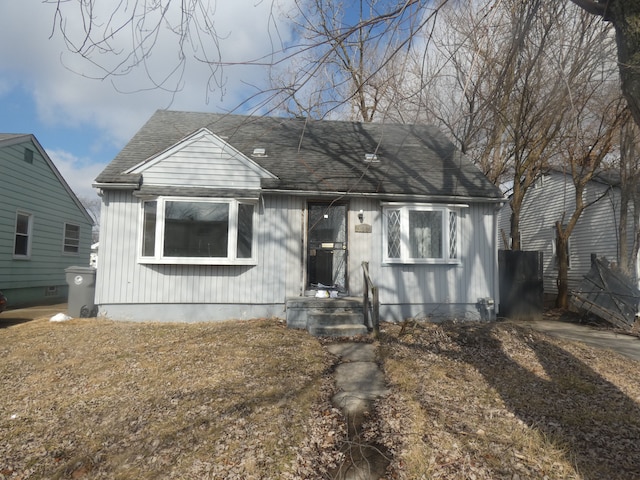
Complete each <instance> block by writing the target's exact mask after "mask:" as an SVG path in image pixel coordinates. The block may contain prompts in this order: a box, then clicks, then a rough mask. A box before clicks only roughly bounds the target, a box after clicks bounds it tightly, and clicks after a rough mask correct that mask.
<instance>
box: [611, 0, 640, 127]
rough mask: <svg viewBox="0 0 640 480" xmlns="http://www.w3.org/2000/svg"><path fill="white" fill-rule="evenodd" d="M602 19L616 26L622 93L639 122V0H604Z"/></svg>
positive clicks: (637, 122) (638, 123)
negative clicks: (603, 17)
mask: <svg viewBox="0 0 640 480" xmlns="http://www.w3.org/2000/svg"><path fill="white" fill-rule="evenodd" d="M607 3H608V6H607V10H606V13H605V19H606V20H611V22H612V23H613V26H614V27H615V29H616V44H617V46H618V64H619V66H620V80H621V81H622V92H623V94H624V96H625V98H626V100H627V102H628V104H629V108H630V110H631V114H632V115H633V119H634V120H635V122H636V124H637V125H640V0H614V1H611V2H607Z"/></svg>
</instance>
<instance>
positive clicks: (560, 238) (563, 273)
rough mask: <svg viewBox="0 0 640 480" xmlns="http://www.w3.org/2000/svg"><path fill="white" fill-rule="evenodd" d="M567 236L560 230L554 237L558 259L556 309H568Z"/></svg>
mask: <svg viewBox="0 0 640 480" xmlns="http://www.w3.org/2000/svg"><path fill="white" fill-rule="evenodd" d="M568 242H569V238H568V236H566V235H565V233H564V232H563V231H561V230H558V232H557V235H556V257H557V258H558V279H557V283H558V296H557V298H556V307H557V308H563V309H566V308H569V256H568V255H567V252H568V249H567V245H568Z"/></svg>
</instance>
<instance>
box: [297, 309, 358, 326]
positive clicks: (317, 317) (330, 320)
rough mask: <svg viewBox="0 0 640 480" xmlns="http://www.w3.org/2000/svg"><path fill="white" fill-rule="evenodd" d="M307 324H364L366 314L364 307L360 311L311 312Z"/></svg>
mask: <svg viewBox="0 0 640 480" xmlns="http://www.w3.org/2000/svg"><path fill="white" fill-rule="evenodd" d="M307 325H308V326H315V325H321V326H331V325H364V315H363V313H362V309H361V310H360V312H337V313H331V312H309V313H308V315H307Z"/></svg>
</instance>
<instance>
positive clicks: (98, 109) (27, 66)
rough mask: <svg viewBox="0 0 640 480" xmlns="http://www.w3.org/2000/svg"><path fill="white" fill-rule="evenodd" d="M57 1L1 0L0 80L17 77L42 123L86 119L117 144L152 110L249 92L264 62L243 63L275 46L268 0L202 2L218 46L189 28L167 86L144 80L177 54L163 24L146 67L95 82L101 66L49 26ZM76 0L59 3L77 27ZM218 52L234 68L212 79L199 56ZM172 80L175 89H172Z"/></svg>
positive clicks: (206, 104) (167, 67)
mask: <svg viewBox="0 0 640 480" xmlns="http://www.w3.org/2000/svg"><path fill="white" fill-rule="evenodd" d="M286 1H291V0H286ZM56 3H57V2H51V3H36V2H31V1H27V2H0V44H3V45H5V46H8V45H10V46H11V48H3V49H2V51H1V52H0V73H2V77H7V78H9V77H10V78H14V77H15V76H18V77H20V78H21V88H23V89H25V90H27V91H29V92H31V94H32V95H33V98H34V99H35V101H36V105H37V109H38V116H39V118H40V119H41V121H43V122H46V123H47V124H49V125H57V126H60V125H66V126H69V127H73V128H78V127H81V126H83V125H87V124H90V125H92V126H93V127H98V128H99V129H100V131H101V132H102V133H101V136H102V138H101V139H99V140H97V141H99V142H110V143H111V144H113V145H118V146H119V147H121V146H122V145H123V144H124V143H125V142H126V141H127V140H128V139H129V138H131V136H132V135H133V134H134V133H135V132H136V131H137V129H138V128H140V126H141V125H142V124H143V123H144V121H146V120H147V118H148V117H149V116H150V115H151V114H152V113H153V111H155V110H156V109H158V108H167V107H170V108H174V109H184V110H197V111H220V110H230V109H233V108H234V107H236V106H237V105H238V104H239V103H241V102H242V101H243V100H245V99H246V98H247V97H248V96H249V95H253V94H255V93H256V89H255V87H252V85H257V86H258V88H259V87H261V86H263V85H265V82H266V79H267V74H268V72H267V67H265V66H247V65H244V64H243V63H244V62H245V61H246V60H251V59H256V58H262V57H265V56H266V57H265V58H267V60H268V55H269V53H270V52H271V50H272V48H273V47H274V46H275V48H278V45H279V41H280V40H279V39H278V36H277V35H276V34H275V32H276V28H275V23H274V22H275V20H274V17H273V14H274V5H273V3H272V2H270V1H266V0H265V1H261V2H257V3H256V2H255V0H234V1H219V2H217V3H214V2H209V1H208V0H201V2H200V4H201V5H203V6H205V7H206V6H210V7H211V10H210V11H209V14H208V16H207V18H205V17H202V19H201V20H202V21H203V22H204V21H205V20H206V21H209V22H210V25H209V26H210V27H213V28H214V29H215V30H216V32H218V34H219V35H220V37H219V38H218V42H217V44H215V43H213V42H211V41H209V42H207V43H206V44H204V45H205V46H206V50H205V49H204V48H203V45H200V44H199V39H198V37H197V35H196V32H195V30H194V31H192V32H191V33H192V35H191V37H190V39H189V40H190V42H191V46H193V48H194V49H193V51H189V50H188V51H187V53H188V55H189V56H188V58H187V59H186V63H185V70H184V72H181V73H180V74H176V75H174V76H171V77H170V80H171V81H170V82H168V83H167V84H166V85H165V87H167V88H168V91H167V90H163V89H162V88H151V87H153V82H152V81H151V79H153V80H155V81H158V80H159V79H162V78H164V77H165V76H166V75H167V72H170V71H171V69H172V68H173V66H174V65H175V63H176V61H177V60H178V59H179V57H178V52H177V50H176V43H175V41H176V39H175V37H172V36H171V35H170V32H169V31H168V30H166V29H165V30H162V32H161V33H162V35H161V36H160V37H159V39H158V41H157V43H156V44H155V45H154V47H153V50H152V54H151V55H150V57H149V61H148V62H146V64H144V65H141V66H140V67H137V68H132V69H131V70H130V71H128V73H127V75H125V76H116V77H111V78H107V79H104V80H94V79H91V78H89V77H96V76H100V75H101V71H100V69H98V68H96V67H95V65H93V64H92V63H91V62H87V61H85V60H83V59H82V58H81V57H80V56H78V55H76V54H73V53H71V52H70V51H69V50H68V48H67V45H65V43H64V41H63V39H62V37H61V35H60V34H59V30H58V29H57V27H56V28H55V29H54V25H55V23H54V21H55V17H54V15H55V11H56V10H55V7H56ZM92 3H93V2H92ZM174 3H178V4H179V3H180V2H174ZM282 3H286V2H282ZM97 4H98V5H107V4H110V5H116V4H117V3H116V4H113V3H112V2H106V3H104V2H103V3H101V2H97ZM77 5H78V2H62V3H60V8H62V9H63V10H62V11H63V13H64V14H65V15H66V18H65V22H66V24H67V25H71V26H73V25H82V23H81V20H80V19H79V17H78V12H77V8H78V6H77ZM103 13H104V12H103ZM170 15H173V16H174V17H173V18H170V19H169V21H171V22H173V24H176V23H177V22H178V19H179V16H176V15H179V12H177V11H172V12H170ZM26 25H28V26H29V28H28V29H26V28H25V26H26ZM201 26H202V25H201ZM278 28H279V34H283V32H284V35H285V36H286V32H287V28H286V27H285V26H283V25H279V26H278ZM54 30H55V32H54V33H53V35H52V31H54ZM129 31H130V29H129ZM76 33H78V32H76ZM123 33H124V31H123ZM79 38H80V37H79V36H78V37H75V39H76V40H77V41H76V44H80V41H79ZM112 45H113V46H114V47H115V48H116V49H121V50H122V51H123V52H127V49H129V50H130V48H131V45H133V43H132V41H131V39H130V38H125V37H123V38H122V39H116V40H114V41H113V42H112ZM93 53H94V57H93V59H94V60H96V61H97V62H98V63H100V64H102V65H111V66H113V65H114V64H115V62H118V61H120V60H121V59H122V58H124V57H123V56H122V55H121V56H109V55H105V54H100V53H99V52H98V51H94V52H93ZM218 53H219V54H220V55H221V57H222V59H223V61H227V62H229V63H231V64H234V65H228V66H226V67H224V69H223V70H222V71H220V70H215V71H214V72H213V73H214V76H213V77H212V70H211V69H210V68H209V66H208V65H206V64H205V63H203V62H202V61H201V60H202V59H205V58H217V55H218ZM194 55H195V56H197V57H199V59H198V58H195V57H194ZM83 75H84V76H83ZM5 83H6V82H5ZM176 85H177V86H178V89H179V91H177V92H174V91H173V90H174V87H175V86H176ZM3 89H4V91H6V90H7V89H8V87H7V86H6V85H5V86H4V87H3V86H2V85H0V90H3Z"/></svg>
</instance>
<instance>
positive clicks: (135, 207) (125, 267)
mask: <svg viewBox="0 0 640 480" xmlns="http://www.w3.org/2000/svg"><path fill="white" fill-rule="evenodd" d="M105 197H106V198H105V199H104V206H103V210H102V216H101V221H102V223H101V235H102V240H101V250H100V269H99V270H98V278H97V285H96V303H97V304H99V305H118V304H282V305H283V304H284V300H285V298H286V297H287V296H297V295H299V294H300V286H301V283H300V281H299V279H300V273H299V272H300V271H301V259H302V253H301V242H300V239H301V238H302V230H301V227H302V220H301V211H302V204H301V200H300V199H297V198H293V197H273V196H266V197H264V198H263V199H262V201H261V202H260V204H259V208H258V221H257V228H256V231H255V241H254V246H255V248H257V261H258V262H257V265H253V266H246V265H245V266H210V265H149V264H140V263H138V262H137V255H136V253H137V248H138V237H139V230H140V228H141V226H140V221H139V213H140V212H139V209H140V203H139V201H138V200H137V199H136V198H134V197H132V196H131V194H130V192H118V191H108V192H105Z"/></svg>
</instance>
